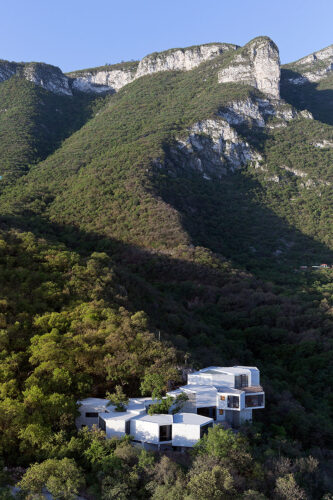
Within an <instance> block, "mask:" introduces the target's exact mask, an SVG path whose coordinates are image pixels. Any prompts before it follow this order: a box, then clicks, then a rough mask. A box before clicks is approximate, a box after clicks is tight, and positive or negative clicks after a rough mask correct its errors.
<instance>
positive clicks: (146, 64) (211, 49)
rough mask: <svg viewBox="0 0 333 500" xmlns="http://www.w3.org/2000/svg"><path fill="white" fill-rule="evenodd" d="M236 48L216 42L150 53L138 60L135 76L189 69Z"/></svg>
mask: <svg viewBox="0 0 333 500" xmlns="http://www.w3.org/2000/svg"><path fill="white" fill-rule="evenodd" d="M236 49H237V45H232V44H228V43H216V44H207V45H198V46H197V47H189V48H186V49H172V50H168V51H166V52H160V53H156V54H150V55H148V56H146V57H144V58H143V59H142V60H141V61H140V63H139V67H138V71H137V73H136V75H135V77H136V78H139V77H140V76H143V75H149V74H151V73H156V72H158V71H176V70H179V71H189V70H191V69H194V68H196V67H197V66H199V64H201V63H202V62H204V61H208V60H209V59H213V58H214V57H217V56H219V55H220V54H223V52H226V51H229V50H236Z"/></svg>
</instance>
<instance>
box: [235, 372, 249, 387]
mask: <svg viewBox="0 0 333 500" xmlns="http://www.w3.org/2000/svg"><path fill="white" fill-rule="evenodd" d="M248 385H249V377H248V376H247V375H236V376H235V388H236V389H241V388H242V387H248Z"/></svg>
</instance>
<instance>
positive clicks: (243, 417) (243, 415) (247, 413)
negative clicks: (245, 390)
mask: <svg viewBox="0 0 333 500" xmlns="http://www.w3.org/2000/svg"><path fill="white" fill-rule="evenodd" d="M239 416H240V423H244V422H246V421H247V420H252V410H248V409H246V410H242V411H241V412H240V415H239Z"/></svg>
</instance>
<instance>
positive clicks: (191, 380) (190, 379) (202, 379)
mask: <svg viewBox="0 0 333 500" xmlns="http://www.w3.org/2000/svg"><path fill="white" fill-rule="evenodd" d="M187 383H188V384H196V385H211V377H210V376H209V375H208V374H206V375H205V374H203V373H199V374H195V373H189V374H188V375H187Z"/></svg>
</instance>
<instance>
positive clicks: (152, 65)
mask: <svg viewBox="0 0 333 500" xmlns="http://www.w3.org/2000/svg"><path fill="white" fill-rule="evenodd" d="M236 49H237V45H232V44H228V43H213V44H206V45H198V46H195V47H188V48H185V49H170V50H167V51H165V52H156V53H153V54H149V55H148V56H146V57H144V58H143V59H142V60H141V61H140V62H139V63H132V64H129V63H124V65H123V67H122V68H121V64H120V65H115V66H113V67H112V66H110V68H109V69H108V68H107V67H103V68H101V69H99V68H95V69H92V70H87V71H78V72H73V73H69V74H68V76H69V77H71V78H72V79H73V83H72V85H73V87H74V88H75V89H77V90H80V91H83V92H112V91H117V90H119V89H121V88H122V87H123V86H124V85H127V84H128V83H130V82H132V81H133V80H136V79H137V78H140V77H141V76H145V75H151V74H152V73H157V72H158V71H177V70H179V71H189V70H191V69H194V68H196V67H197V66H199V64H201V63H202V62H204V61H208V60H209V59H213V58H214V57H217V56H219V55H220V54H222V53H224V52H226V51H229V50H236Z"/></svg>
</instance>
